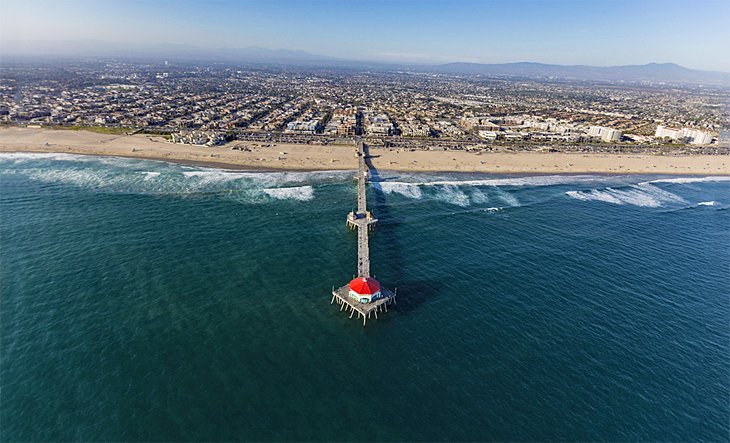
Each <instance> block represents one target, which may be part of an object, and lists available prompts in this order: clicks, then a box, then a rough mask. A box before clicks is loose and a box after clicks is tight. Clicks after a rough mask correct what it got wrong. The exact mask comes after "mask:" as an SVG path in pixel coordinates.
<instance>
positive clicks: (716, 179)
mask: <svg viewBox="0 0 730 443" xmlns="http://www.w3.org/2000/svg"><path fill="white" fill-rule="evenodd" d="M707 182H730V176H721V175H718V176H710V177H676V178H660V179H657V180H651V181H647V182H642V183H639V184H641V185H644V184H650V183H680V184H687V183H707Z"/></svg>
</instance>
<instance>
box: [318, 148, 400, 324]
mask: <svg viewBox="0 0 730 443" xmlns="http://www.w3.org/2000/svg"><path fill="white" fill-rule="evenodd" d="M355 143H356V146H357V176H356V179H357V211H356V212H350V213H349V214H347V221H346V223H347V226H348V227H349V228H352V229H357V276H358V277H364V278H369V277H370V245H369V238H368V231H369V230H370V229H372V228H373V227H374V226H375V224H376V223H377V222H378V219H376V218H374V217H373V215H372V213H370V211H368V207H367V195H366V184H367V181H368V178H369V175H370V171H369V169H368V166H367V163H366V162H365V147H364V145H363V141H362V138H360V137H357V138H356V139H355ZM396 292H397V291H390V290H388V289H385V288H381V290H380V297H378V298H377V299H373V300H372V301H371V302H368V303H362V302H361V301H360V300H357V299H355V298H353V297H351V296H350V291H349V286H348V285H345V286H342V287H340V288H338V289H335V288H334V287H333V288H332V300H331V301H330V304H332V303H334V302H335V301H336V302H337V304H339V305H340V311H342V310H344V311H345V312H347V311H350V318H352V316H353V315H355V312H357V314H358V318H362V324H363V326H365V324H366V322H367V319H368V318H370V314H372V313H374V314H375V318H378V312H382V311H383V309H385V311H386V312H387V311H388V305H389V304H391V303H395V296H396Z"/></svg>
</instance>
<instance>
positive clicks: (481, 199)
mask: <svg viewBox="0 0 730 443" xmlns="http://www.w3.org/2000/svg"><path fill="white" fill-rule="evenodd" d="M469 198H470V199H471V201H472V202H474V203H477V204H479V203H486V202H488V201H489V196H488V195H487V194H485V193H483V192H482V191H481V190H479V188H474V189H473V190H472V191H471V193H470V194H469Z"/></svg>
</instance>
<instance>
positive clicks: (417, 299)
mask: <svg viewBox="0 0 730 443" xmlns="http://www.w3.org/2000/svg"><path fill="white" fill-rule="evenodd" d="M363 152H364V154H365V164H366V165H367V167H368V169H369V170H370V180H369V181H370V185H371V186H372V188H373V190H374V191H375V192H374V193H373V194H374V198H375V205H374V207H375V209H376V211H375V214H374V215H375V217H377V219H378V224H381V223H382V224H385V225H387V228H385V229H377V228H376V232H377V234H376V235H377V236H378V237H380V238H381V241H380V242H379V243H380V244H382V245H387V247H386V248H385V249H384V250H382V251H381V250H378V254H382V255H381V257H382V263H387V268H388V269H389V272H388V274H387V275H385V277H387V279H388V280H390V281H386V282H385V283H384V284H385V285H386V287H388V288H390V289H394V288H396V287H397V288H398V310H399V311H401V312H409V311H413V310H415V309H416V308H417V307H418V306H419V305H420V304H421V303H424V302H425V301H426V300H428V299H430V298H432V297H434V296H435V295H436V292H435V290H434V288H435V286H431V285H428V284H427V282H423V281H416V280H411V279H409V277H408V275H406V274H405V273H404V272H403V269H404V261H403V254H402V247H401V243H400V239H399V238H398V235H397V229H398V226H399V225H400V221H399V220H398V219H397V218H396V217H395V216H393V214H392V213H391V212H390V209H389V207H388V204H387V203H386V201H385V193H384V192H383V189H382V187H381V186H380V182H381V181H383V180H382V178H381V176H380V172H379V171H378V168H376V167H375V165H374V164H373V162H372V158H373V157H371V156H370V149H369V148H368V145H366V144H364V143H363ZM376 278H377V277H376Z"/></svg>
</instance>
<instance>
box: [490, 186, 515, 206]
mask: <svg viewBox="0 0 730 443" xmlns="http://www.w3.org/2000/svg"><path fill="white" fill-rule="evenodd" d="M495 189H496V190H497V197H499V198H500V200H502V201H503V202H505V203H507V204H508V205H510V206H520V202H519V200H517V197H515V196H514V195H512V194H510V193H509V192H507V191H505V190H503V189H499V188H495Z"/></svg>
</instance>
